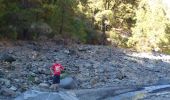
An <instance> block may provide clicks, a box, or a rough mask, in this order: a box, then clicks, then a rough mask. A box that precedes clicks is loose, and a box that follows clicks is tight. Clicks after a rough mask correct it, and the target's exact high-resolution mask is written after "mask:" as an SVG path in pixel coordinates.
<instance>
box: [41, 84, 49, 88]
mask: <svg viewBox="0 0 170 100" xmlns="http://www.w3.org/2000/svg"><path fill="white" fill-rule="evenodd" d="M39 86H40V87H42V88H48V87H49V85H48V84H46V83H40V84H39Z"/></svg>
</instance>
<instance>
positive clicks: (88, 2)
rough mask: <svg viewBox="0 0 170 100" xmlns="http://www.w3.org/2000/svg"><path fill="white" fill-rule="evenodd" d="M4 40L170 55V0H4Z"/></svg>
mask: <svg viewBox="0 0 170 100" xmlns="http://www.w3.org/2000/svg"><path fill="white" fill-rule="evenodd" d="M0 8H1V9H0V39H1V40H6V39H9V40H38V39H40V38H41V37H42V36H46V37H48V39H61V40H64V41H66V40H69V41H74V42H76V43H83V44H101V45H114V46H118V47H125V48H133V49H134V50H137V51H160V52H165V53H169V49H170V48H169V44H170V3H168V0H0Z"/></svg>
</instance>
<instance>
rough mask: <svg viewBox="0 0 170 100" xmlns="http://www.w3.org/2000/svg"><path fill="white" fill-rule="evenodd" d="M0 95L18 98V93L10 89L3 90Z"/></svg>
mask: <svg viewBox="0 0 170 100" xmlns="http://www.w3.org/2000/svg"><path fill="white" fill-rule="evenodd" d="M0 94H1V95H3V96H10V97H15V96H16V93H15V92H14V91H13V90H11V89H8V88H3V89H2V90H1V93H0Z"/></svg>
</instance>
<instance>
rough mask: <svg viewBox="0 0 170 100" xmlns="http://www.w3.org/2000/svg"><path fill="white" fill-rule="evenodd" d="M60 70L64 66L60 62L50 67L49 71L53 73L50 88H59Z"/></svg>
mask: <svg viewBox="0 0 170 100" xmlns="http://www.w3.org/2000/svg"><path fill="white" fill-rule="evenodd" d="M62 70H64V67H63V66H62V65H61V64H59V63H54V64H53V65H52V66H51V67H50V71H51V73H52V74H53V84H52V85H51V87H50V88H51V89H53V90H57V89H58V88H59V84H60V74H61V71H62Z"/></svg>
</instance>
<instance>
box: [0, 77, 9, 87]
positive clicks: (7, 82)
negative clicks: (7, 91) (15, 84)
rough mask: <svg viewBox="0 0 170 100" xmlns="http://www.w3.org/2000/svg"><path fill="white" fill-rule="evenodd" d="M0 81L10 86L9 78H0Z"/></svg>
mask: <svg viewBox="0 0 170 100" xmlns="http://www.w3.org/2000/svg"><path fill="white" fill-rule="evenodd" d="M0 82H2V83H3V84H4V85H5V86H6V87H8V86H10V84H11V83H10V80H7V79H4V78H0Z"/></svg>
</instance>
